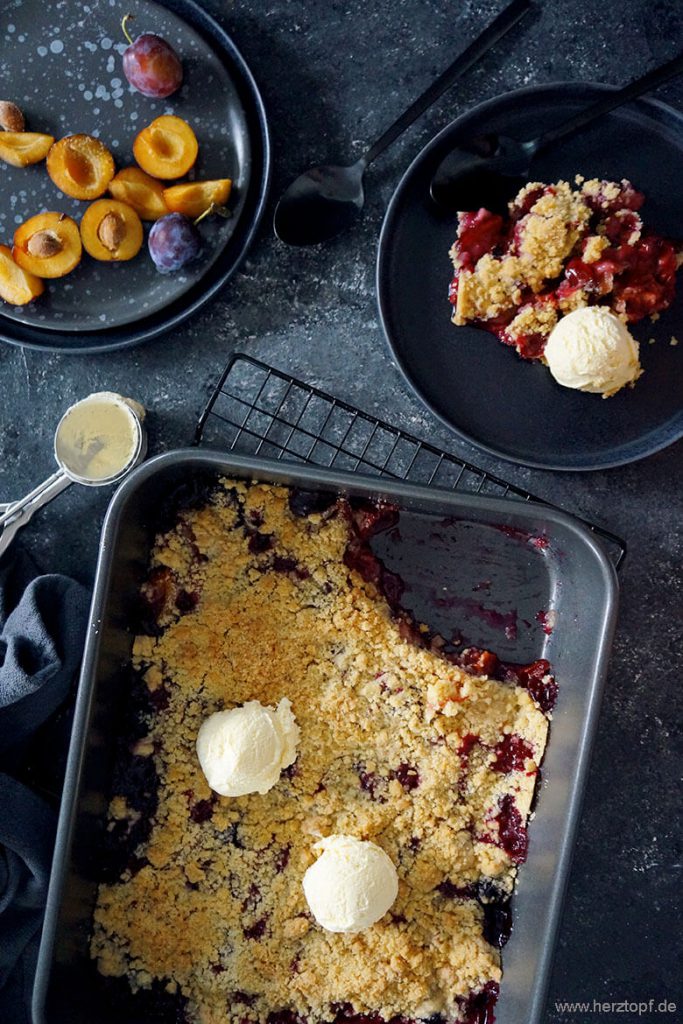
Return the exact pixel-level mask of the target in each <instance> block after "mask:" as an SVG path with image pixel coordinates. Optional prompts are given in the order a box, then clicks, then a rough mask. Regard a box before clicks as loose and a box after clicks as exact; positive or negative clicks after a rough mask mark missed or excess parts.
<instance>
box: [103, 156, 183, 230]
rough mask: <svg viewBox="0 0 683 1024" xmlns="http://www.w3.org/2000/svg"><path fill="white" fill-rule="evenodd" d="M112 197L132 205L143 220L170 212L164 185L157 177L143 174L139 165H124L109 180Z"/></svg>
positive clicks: (154, 218) (153, 218) (156, 217)
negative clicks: (165, 197)
mask: <svg viewBox="0 0 683 1024" xmlns="http://www.w3.org/2000/svg"><path fill="white" fill-rule="evenodd" d="M109 191H110V193H111V195H113V197H114V199H118V200H120V201H121V202H122V203H128V205H129V206H132V207H133V209H134V210H135V212H136V213H137V215H138V217H141V218H142V219H143V220H159V217H165V216H166V214H167V213H170V210H169V208H168V207H167V205H166V200H165V199H164V186H163V183H162V182H161V181H158V180H157V178H152V177H150V175H149V174H145V172H144V171H142V170H140V168H139V167H124V168H123V170H121V171H119V173H118V174H117V175H116V177H114V178H112V180H111V181H110V182H109Z"/></svg>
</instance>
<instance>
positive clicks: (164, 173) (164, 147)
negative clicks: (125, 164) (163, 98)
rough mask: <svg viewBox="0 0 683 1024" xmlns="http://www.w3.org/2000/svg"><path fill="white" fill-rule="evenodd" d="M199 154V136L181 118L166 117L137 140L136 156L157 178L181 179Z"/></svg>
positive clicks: (171, 115) (135, 143)
mask: <svg viewBox="0 0 683 1024" xmlns="http://www.w3.org/2000/svg"><path fill="white" fill-rule="evenodd" d="M198 152H199V144H198V142H197V136H196V135H195V133H194V132H193V131H192V128H191V127H190V125H189V124H188V123H187V121H183V119H182V118H181V117H175V116H174V115H173V114H163V115H162V116H161V117H157V118H156V119H155V120H154V121H152V123H151V124H148V125H147V127H146V128H143V129H142V131H141V132H140V133H139V134H138V135H137V136H136V137H135V141H134V142H133V156H134V157H135V159H136V160H137V162H138V164H139V165H140V167H142V169H143V171H147V173H148V174H151V175H152V176H153V177H155V178H163V179H164V180H168V179H169V178H182V176H183V174H187V172H188V171H189V169H190V167H192V166H193V165H194V162H195V160H196V159H197V153H198Z"/></svg>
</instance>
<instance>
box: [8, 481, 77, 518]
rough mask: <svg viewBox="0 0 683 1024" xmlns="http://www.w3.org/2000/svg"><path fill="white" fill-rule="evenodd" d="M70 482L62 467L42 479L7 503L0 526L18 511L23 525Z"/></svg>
mask: <svg viewBox="0 0 683 1024" xmlns="http://www.w3.org/2000/svg"><path fill="white" fill-rule="evenodd" d="M71 483H73V481H72V480H71V477H68V476H67V475H66V473H65V472H64V470H63V469H58V470H57V471H56V472H54V473H53V474H52V476H49V477H48V478H47V480H43V482H42V484H38V486H37V487H34V488H33V490H32V491H29V493H28V494H27V495H26V496H25V497H23V498H20V499H19V501H14V502H12V504H11V505H8V506H7V508H6V509H5V511H4V512H3V513H2V514H1V515H0V527H2V526H4V525H5V523H8V522H10V520H12V519H14V518H15V517H16V516H17V515H18V514H19V513H23V522H22V525H24V523H27V522H28V521H29V519H30V518H31V516H32V515H33V513H34V512H36V511H37V510H38V509H39V508H42V507H43V505H47V503H48V501H52V499H53V498H56V497H57V495H58V494H61V492H62V491H63V490H65V488H67V487H68V486H69V484H71Z"/></svg>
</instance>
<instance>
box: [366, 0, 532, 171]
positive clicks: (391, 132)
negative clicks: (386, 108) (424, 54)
mask: <svg viewBox="0 0 683 1024" xmlns="http://www.w3.org/2000/svg"><path fill="white" fill-rule="evenodd" d="M531 7H532V3H531V0H513V2H512V3H511V4H510V5H509V6H508V7H506V8H505V10H504V11H502V12H501V13H500V14H499V15H498V17H497V18H495V19H494V20H493V21H492V22H491V24H490V25H489V26H488V28H485V29H484V31H483V32H482V33H481V35H480V36H479V37H478V38H477V39H475V40H474V42H473V43H470V45H469V46H468V47H467V49H466V50H463V52H462V53H461V54H460V55H459V56H458V57H456V58H455V60H454V61H453V63H452V64H451V65H450V67H448V68H446V70H445V71H444V72H443V73H442V74H441V75H439V77H438V78H437V79H436V81H434V82H432V84H431V85H430V86H429V88H428V89H427V90H426V91H425V92H423V93H422V95H421V96H419V97H418V98H417V99H416V100H415V102H414V103H411V105H410V106H409V107H408V109H407V110H406V111H405V112H404V113H403V114H401V116H400V117H399V118H397V120H396V121H394V123H393V124H392V125H390V127H389V128H387V130H386V131H385V132H384V134H383V135H381V136H380V137H379V139H377V142H375V144H374V145H373V146H371V147H370V149H369V150H368V151H367V153H366V154H365V156H364V157H363V162H364V164H365V165H366V166H367V165H368V164H371V163H372V161H373V160H375V159H376V158H377V157H378V156H379V154H380V153H383V152H384V150H385V149H387V147H388V146H390V145H391V144H392V142H394V141H395V140H396V139H397V138H398V137H399V135H402V134H403V132H404V131H405V130H406V129H407V128H409V127H410V126H411V124H412V123H413V122H414V121H416V120H417V119H418V117H419V116H420V115H421V114H423V113H424V112H425V110H427V109H428V108H429V107H431V105H432V103H435V102H436V100H438V99H439V97H440V96H441V95H442V94H443V93H445V92H446V90H447V89H450V87H451V86H452V85H453V83H454V82H456V81H457V79H458V78H460V76H461V75H464V74H465V72H466V71H469V69H470V68H471V67H472V65H473V64H476V62H477V61H478V60H479V59H480V58H481V57H483V56H484V54H485V53H486V52H487V51H488V50H490V49H491V47H492V46H494V45H495V44H496V43H497V42H498V40H499V39H501V38H502V37H503V36H504V35H505V34H506V32H509V31H510V29H511V28H512V27H513V25H516V24H517V22H518V21H519V20H520V19H521V18H523V17H524V15H525V14H527V13H528V11H530V10H531Z"/></svg>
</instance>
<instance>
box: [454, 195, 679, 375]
mask: <svg viewBox="0 0 683 1024" xmlns="http://www.w3.org/2000/svg"><path fill="white" fill-rule="evenodd" d="M644 201H645V197H644V195H643V193H642V192H638V191H637V190H636V189H635V188H634V187H633V185H632V184H631V183H630V182H629V181H626V180H625V179H624V180H623V181H621V182H620V183H617V182H614V181H601V180H598V179H592V180H591V181H585V180H584V179H583V178H582V177H581V176H580V175H578V176H577V178H576V184H575V186H572V185H570V184H569V183H568V182H566V181H558V182H556V183H555V184H553V185H546V184H543V183H542V182H531V183H530V184H528V185H526V186H525V187H524V188H523V189H522V190H521V191H520V192H519V193H518V195H517V196H516V197H515V198H514V199H513V200H512V202H511V203H510V204H509V207H508V216H507V218H504V217H501V216H499V215H498V214H495V213H491V212H490V211H489V210H485V209H481V210H477V211H476V212H471V213H460V214H459V215H458V233H457V238H456V240H455V242H454V243H453V246H452V248H451V250H450V256H451V259H452V261H453V267H454V276H453V279H452V281H451V286H450V292H449V298H450V301H451V303H452V305H453V314H452V320H453V323H454V324H457V325H463V324H467V323H476V324H478V325H479V326H481V327H485V328H486V329H487V330H490V331H492V332H493V334H495V335H496V336H497V337H498V338H499V339H500V341H502V342H503V343H504V344H506V345H511V346H513V347H514V348H515V349H516V350H517V352H518V353H519V355H520V356H522V357H523V358H525V359H542V358H543V351H544V348H545V343H546V341H547V339H548V336H549V335H550V333H551V331H552V329H553V328H554V327H555V325H556V324H557V322H558V320H559V319H560V318H561V317H562V316H563V315H564V314H566V313H569V312H572V311H573V310H575V309H579V308H581V307H584V306H588V305H594V304H600V305H603V306H607V307H609V308H610V309H611V310H612V311H613V312H614V313H615V314H616V315H617V316H619V317H620V318H621V319H622V320H623V321H624V322H625V323H633V322H635V321H637V320H642V319H643V317H646V316H653V317H656V316H657V315H658V314H659V313H660V312H661V311H662V310H664V309H666V308H667V307H668V306H670V305H671V303H672V301H673V298H674V293H675V285H676V269H677V266H678V263H679V260H680V255H679V253H678V252H677V249H676V246H675V245H674V243H673V242H671V241H669V240H668V239H665V238H661V237H660V236H659V235H656V234H654V233H653V232H651V231H648V230H647V229H646V228H645V227H644V225H643V221H642V218H641V216H640V213H639V212H638V211H639V210H640V208H641V206H642V205H643V202H644Z"/></svg>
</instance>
